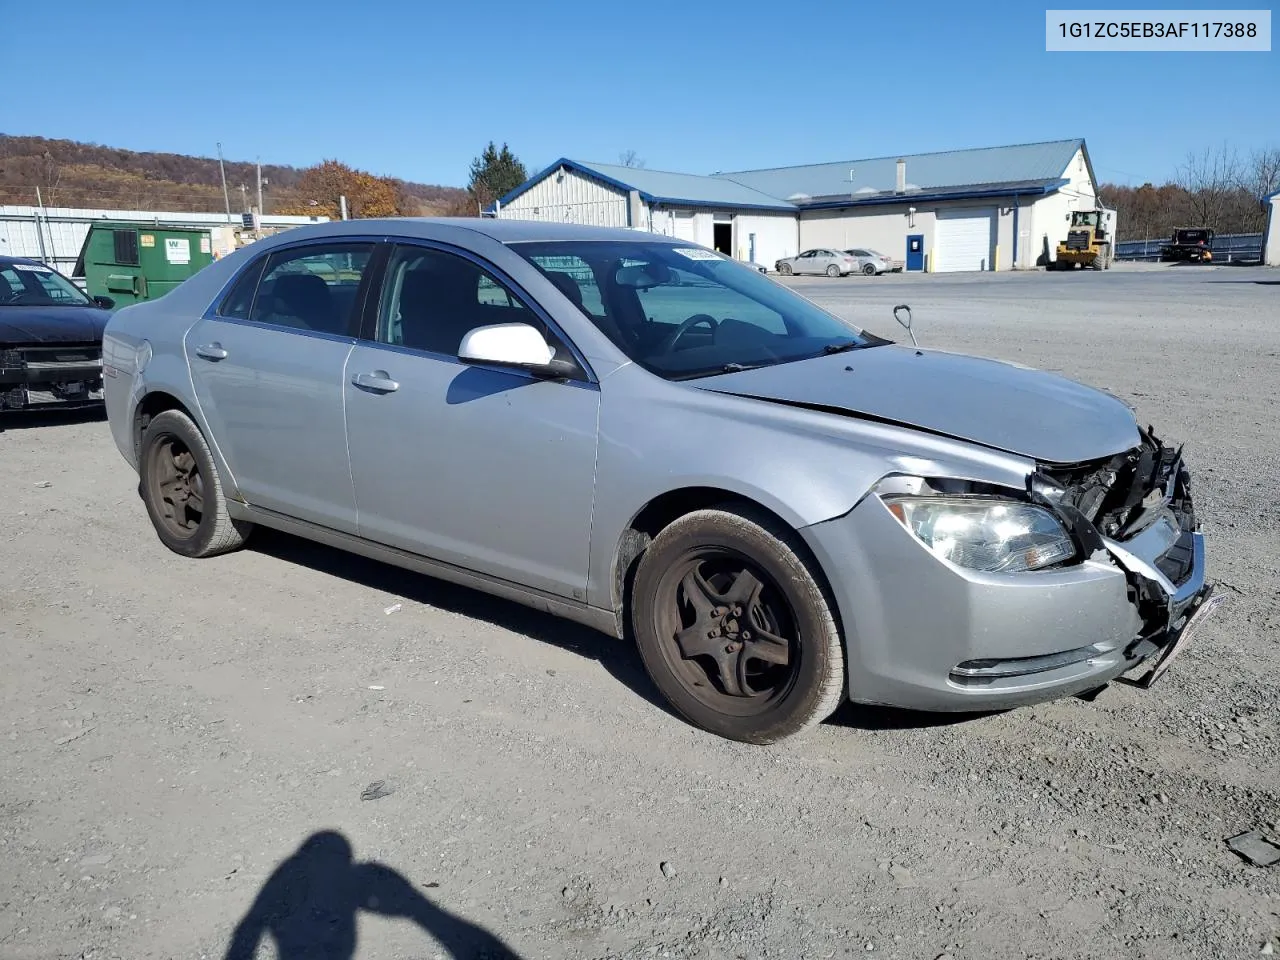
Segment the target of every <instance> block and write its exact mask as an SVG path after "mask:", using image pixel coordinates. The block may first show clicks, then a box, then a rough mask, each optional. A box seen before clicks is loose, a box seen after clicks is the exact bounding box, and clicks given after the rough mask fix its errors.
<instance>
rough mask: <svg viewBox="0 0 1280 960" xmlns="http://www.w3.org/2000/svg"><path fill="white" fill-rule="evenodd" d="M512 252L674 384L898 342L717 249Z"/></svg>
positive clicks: (517, 246)
mask: <svg viewBox="0 0 1280 960" xmlns="http://www.w3.org/2000/svg"><path fill="white" fill-rule="evenodd" d="M510 246H511V249H512V250H514V251H516V252H517V253H519V254H520V255H521V256H522V257H524V258H525V259H526V260H528V261H529V262H531V263H532V264H533V265H534V266H536V267H537V268H538V269H539V270H541V271H542V272H543V273H544V274H545V275H546V276H547V277H548V278H549V279H550V280H551V282H552V283H554V284H555V285H556V286H557V287H559V288H560V290H561V291H562V292H564V293H565V295H566V296H568V297H569V299H571V300H572V301H573V302H574V303H575V304H577V305H578V307H579V309H581V310H582V312H583V313H585V314H586V315H587V317H588V318H590V320H591V321H592V322H593V323H594V324H595V325H596V326H597V327H599V328H600V330H601V331H603V332H604V334H605V335H606V336H607V337H608V338H609V339H610V340H612V341H613V342H614V344H616V345H617V347H618V348H619V349H620V350H622V352H623V353H625V354H626V355H627V356H628V357H629V358H630V359H632V360H634V361H635V362H636V363H638V364H640V365H641V366H642V367H644V368H645V369H646V370H649V371H651V372H652V373H656V374H657V375H658V376H661V377H665V378H667V379H669V380H683V379H689V378H692V377H703V376H710V375H715V374H719V373H732V372H735V371H737V370H740V369H748V368H751V367H760V366H768V365H771V364H776V363H787V362H790V361H792V360H802V359H805V358H807V357H815V356H820V355H822V354H824V353H830V352H832V351H833V350H846V349H857V348H861V347H870V346H876V345H879V344H882V343H888V342H889V341H887V340H883V339H881V338H879V337H876V336H874V335H873V334H869V333H866V332H864V331H862V330H860V329H859V328H857V327H855V326H853V325H852V324H849V323H847V322H845V321H843V320H840V319H839V318H837V317H834V316H832V315H831V314H829V313H827V312H826V311H825V310H822V309H820V308H818V307H817V306H815V305H814V304H812V303H810V302H809V301H808V300H806V299H804V298H803V297H801V296H799V295H798V294H796V293H793V292H792V291H791V290H789V289H787V288H786V287H784V286H783V285H782V284H780V283H777V282H775V281H773V280H771V279H769V278H768V277H766V276H764V275H763V274H761V273H760V272H759V271H757V270H751V269H749V268H747V267H744V266H743V265H742V264H740V263H737V262H735V261H733V260H731V259H729V258H727V257H724V256H722V255H720V254H717V253H712V252H711V251H709V250H703V249H700V248H697V247H675V246H671V245H670V244H666V243H647V242H644V241H635V242H626V241H623V242H615V241H606V242H601V241H555V242H546V243H512V244H511V245H510Z"/></svg>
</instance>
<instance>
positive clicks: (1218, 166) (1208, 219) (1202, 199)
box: [1178, 143, 1244, 233]
mask: <svg viewBox="0 0 1280 960" xmlns="http://www.w3.org/2000/svg"><path fill="white" fill-rule="evenodd" d="M1243 169H1244V168H1243V165H1242V164H1241V162H1240V154H1239V153H1238V152H1237V151H1236V149H1235V148H1234V147H1231V146H1229V145H1227V144H1225V143H1224V144H1223V145H1222V146H1220V147H1213V148H1210V147H1206V148H1205V149H1204V150H1202V151H1201V152H1200V153H1194V152H1193V153H1189V154H1187V159H1186V162H1185V163H1184V164H1183V165H1182V166H1181V167H1179V168H1178V183H1179V185H1180V186H1181V187H1182V188H1183V189H1184V190H1186V191H1187V194H1188V198H1187V200H1188V208H1189V209H1188V212H1189V213H1190V214H1191V216H1192V217H1193V218H1194V219H1195V224H1194V226H1197V227H1208V228H1209V229H1211V230H1214V231H1216V232H1219V233H1222V232H1225V230H1224V228H1225V227H1227V226H1228V224H1227V220H1228V219H1230V214H1231V212H1232V207H1233V206H1235V204H1236V201H1237V198H1236V196H1234V194H1236V192H1237V191H1238V190H1239V189H1240V181H1241V174H1242V172H1243Z"/></svg>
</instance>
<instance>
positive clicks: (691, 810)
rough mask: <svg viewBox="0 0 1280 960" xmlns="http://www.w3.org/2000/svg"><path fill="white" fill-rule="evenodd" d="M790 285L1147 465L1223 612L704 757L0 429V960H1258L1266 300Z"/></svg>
mask: <svg viewBox="0 0 1280 960" xmlns="http://www.w3.org/2000/svg"><path fill="white" fill-rule="evenodd" d="M790 282H791V283H793V284H794V285H795V286H796V287H797V288H799V289H801V290H803V291H804V292H805V293H806V294H807V295H808V296H810V297H812V298H814V299H815V300H817V301H819V302H821V303H823V304H824V305H827V306H829V307H832V308H834V309H835V310H836V311H837V312H839V313H841V314H843V315H846V316H850V317H852V318H854V319H855V320H856V321H858V322H860V323H862V324H864V325H866V326H867V327H869V328H870V329H872V330H874V331H876V332H879V333H883V334H886V335H888V336H891V337H895V338H899V337H900V336H901V334H902V333H903V331H901V330H900V329H899V328H898V327H897V326H896V324H894V323H893V321H892V318H891V316H890V307H891V306H892V305H893V304H895V303H900V302H907V303H910V304H911V306H912V308H913V310H914V315H915V326H916V335H917V337H918V338H919V340H920V342H921V343H922V344H924V345H928V346H936V347H941V348H945V349H954V350H963V351H967V352H977V353H984V354H988V355H993V356H997V357H1001V358H1005V359H1010V360H1014V361H1018V362H1021V363H1025V364H1030V365H1036V366H1041V367H1045V368H1048V369H1050V370H1055V371H1061V372H1063V373H1065V374H1067V375H1069V376H1072V377H1075V378H1077V379H1080V380H1083V381H1085V382H1088V383H1091V384H1095V385H1098V386H1101V387H1105V388H1107V389H1109V390H1112V391H1113V392H1115V393H1117V394H1119V395H1120V396H1122V397H1124V398H1125V399H1127V400H1129V401H1131V402H1132V403H1134V404H1135V405H1136V406H1137V408H1138V411H1139V414H1140V416H1141V417H1142V418H1143V419H1144V420H1148V421H1150V422H1152V423H1154V424H1155V425H1156V426H1157V429H1158V431H1159V432H1161V434H1162V435H1163V436H1166V437H1167V438H1169V439H1175V440H1186V441H1187V455H1188V459H1189V461H1190V464H1191V468H1192V471H1193V477H1194V478H1195V479H1196V480H1197V494H1198V506H1199V509H1200V511H1201V514H1202V517H1203V522H1204V527H1205V530H1206V532H1207V534H1208V536H1209V541H1210V550H1211V555H1210V559H1211V562H1212V570H1211V574H1210V575H1211V576H1212V577H1214V578H1216V579H1218V580H1219V582H1220V584H1221V586H1220V589H1221V590H1223V591H1224V592H1225V593H1226V594H1227V595H1228V597H1229V600H1228V603H1226V604H1224V606H1223V607H1222V608H1221V610H1220V611H1219V613H1218V614H1217V616H1216V617H1215V618H1214V619H1213V620H1212V621H1210V624H1209V626H1208V627H1207V628H1206V630H1205V631H1204V633H1203V634H1201V636H1200V638H1199V639H1198V640H1197V642H1196V643H1195V644H1193V645H1192V646H1191V647H1190V648H1189V649H1188V651H1187V652H1186V653H1185V654H1184V655H1183V656H1182V657H1181V658H1180V659H1179V661H1178V662H1177V664H1176V665H1175V666H1174V667H1173V669H1172V670H1171V671H1170V672H1169V674H1168V675H1167V676H1166V678H1165V679H1164V680H1162V681H1161V683H1159V684H1157V686H1156V687H1155V688H1153V689H1152V690H1150V691H1143V690H1141V689H1139V688H1136V687H1134V686H1129V685H1123V684H1115V685H1112V686H1111V687H1110V688H1108V689H1107V690H1105V691H1104V692H1103V693H1102V694H1101V695H1100V696H1098V697H1097V698H1096V699H1095V700H1093V701H1092V702H1085V701H1083V700H1078V699H1073V700H1068V701H1064V702H1059V703H1054V704H1050V705H1046V706H1042V707H1035V708H1028V709H1022V710H1019V711H1014V712H1010V713H1006V714H999V715H991V716H985V717H978V718H963V719H961V718H954V717H952V718H945V717H944V718H935V717H930V716H917V715H911V714H903V713H899V712H895V711H886V710H871V709H865V708H853V707H848V706H847V707H846V708H844V709H842V710H841V711H840V713H838V714H837V716H836V718H835V719H834V721H833V722H831V723H829V724H826V725H825V726H823V727H821V728H820V729H818V730H817V731H816V732H815V733H814V735H812V736H810V737H808V738H807V739H804V740H802V741H799V742H790V743H785V744H783V745H780V746H778V747H774V748H760V747H747V746H741V745H736V744H731V743H728V742H725V741H721V740H718V739H715V738H712V737H710V736H708V735H704V734H701V733H699V732H697V731H695V730H692V729H690V728H689V727H687V726H686V725H684V724H683V723H682V722H680V721H678V720H677V719H675V718H674V717H672V716H671V715H670V714H668V713H667V712H666V711H665V710H664V709H663V708H662V707H661V706H660V705H659V704H658V702H657V697H656V693H655V691H654V690H653V689H652V687H651V686H650V684H649V683H648V682H647V680H646V679H645V678H644V675H643V673H642V671H641V668H640V664H639V659H638V657H637V655H636V654H635V652H634V651H632V650H629V649H626V648H625V647H624V646H623V645H621V644H617V643H611V642H610V641H609V640H608V639H606V638H604V637H601V636H597V635H595V634H593V633H591V632H589V631H587V630H584V629H580V628H578V627H575V626H572V625H568V624H565V623H563V622H560V621H557V620H554V619H551V618H549V617H546V616H543V615H540V614H537V613H534V612H531V611H528V610H525V609H523V608H521V607H517V606H514V605H511V604H508V603H505V602H502V601H498V600H494V599H489V598H487V597H484V596H482V595H479V594H475V593H470V592H467V591H464V590H461V589H458V588H454V587H451V586H448V585H445V584H441V583H438V582H434V581H431V580H428V579H425V578H420V577H416V576H412V575H409V574H405V573H401V572H399V571H397V570H394V569H391V568H387V567H383V566H380V565H378V564H374V563H369V562H365V561H363V560H359V559H356V558H352V557H348V556H345V555H342V554H339V553H337V552H334V551H331V550H327V549H323V548H319V547H314V546H310V545H308V544H305V543H303V542H300V541H297V540H293V539H291V538H288V537H284V536H279V535H270V534H266V535H263V536H262V537H261V538H260V539H258V540H257V541H256V542H255V544H254V546H253V548H252V549H249V550H246V551H243V552H241V553H239V554H233V555H230V556H226V557H221V558H218V559H216V560H209V561H182V560H179V559H178V558H176V557H175V556H174V555H172V554H170V553H168V552H167V551H166V550H164V548H163V547H162V546H161V545H160V543H159V542H158V540H157V539H156V537H155V536H154V534H153V533H152V530H151V528H150V526H149V524H148V522H147V519H146V515H145V512H144V510H143V508H142V505H141V503H140V501H139V500H138V498H137V496H136V494H135V484H136V479H135V477H134V476H133V475H132V473H131V472H130V471H129V469H128V468H127V466H126V465H125V463H124V462H123V461H122V460H121V459H120V457H119V455H118V454H117V452H116V450H115V448H114V447H113V446H112V444H111V441H110V439H109V437H108V434H107V428H106V425H105V423H104V422H103V421H102V420H100V419H94V418H92V417H89V418H85V417H79V418H54V419H44V420H41V421H38V422H34V423H31V424H29V425H21V424H19V425H14V424H12V423H10V424H9V426H8V429H6V430H5V431H4V432H3V433H0V490H3V491H4V497H3V499H2V500H0V521H2V523H3V526H2V527H0V530H2V531H3V532H2V533H0V538H3V543H4V551H3V557H4V561H5V562H4V563H3V564H2V565H0V637H3V646H2V647H0V650H2V651H3V654H4V659H5V663H4V666H3V668H2V669H0V742H3V744H4V750H3V752H2V753H0V865H2V867H0V956H3V957H5V958H10V960H19V958H41V960H50V958H107V957H120V958H128V960H141V958H152V957H156V958H160V957H183V958H187V957H221V956H223V955H224V953H225V952H226V951H227V948H228V944H229V942H230V941H231V938H232V935H233V931H234V930H235V929H236V927H237V924H238V923H240V922H241V921H242V919H243V920H247V921H248V922H247V923H245V925H244V926H243V927H242V932H244V933H246V934H249V937H250V942H252V937H253V936H256V933H257V932H258V931H259V929H262V930H267V929H270V930H274V931H275V932H276V933H277V934H278V935H279V936H280V937H281V938H282V944H281V947H280V950H279V952H278V954H277V953H275V952H273V951H274V949H275V948H274V946H273V947H271V948H269V949H268V948H264V952H262V953H261V954H260V955H261V956H280V957H282V958H286V960H288V958H300V957H304V956H305V957H325V958H328V957H334V958H345V957H348V956H351V946H350V943H351V938H355V937H357V936H358V943H359V946H358V950H357V953H358V955H359V956H363V957H379V958H382V957H386V958H398V957H403V958H428V957H458V958H463V957H473V956H474V957H481V956H494V957H496V956H502V955H504V954H503V953H502V952H501V951H502V950H503V949H505V950H508V951H510V953H511V954H513V955H515V956H519V957H522V958H526V960H533V958H543V957H547V958H550V957H566V958H606V957H608V958H644V957H651V956H657V957H681V958H683V957H700V958H724V960H729V958H752V960H754V958H763V957H778V958H797V957H804V958H811V957H812V958H825V957H843V956H853V955H859V956H862V955H867V954H870V955H871V956H885V957H894V958H897V957H901V958H926V960H934V958H937V957H939V956H941V955H944V954H946V955H949V956H951V957H953V958H956V960H964V958H984V960H991V958H1005V957H1014V958H1023V957H1037V958H1050V957H1052V958H1066V957H1135V958H1148V957H1150V958H1157V957H1158V958H1165V957H1188V958H1190V957H1196V958H1204V957H1252V956H1256V955H1258V954H1259V953H1260V952H1264V951H1265V950H1266V949H1267V945H1268V944H1270V943H1273V942H1274V946H1273V947H1271V948H1270V949H1274V951H1275V952H1276V953H1277V954H1278V955H1280V866H1276V867H1273V868H1270V869H1263V868H1259V867H1255V866H1251V865H1249V864H1247V863H1245V862H1244V861H1242V860H1241V859H1240V858H1239V857H1237V856H1236V855H1235V854H1233V853H1232V852H1231V851H1230V850H1228V849H1227V847H1226V845H1225V844H1224V842H1223V841H1224V838H1226V837H1228V836H1230V835H1233V834H1235V833H1238V832H1240V831H1243V830H1246V829H1250V828H1254V827H1266V828H1267V829H1268V830H1270V831H1271V833H1272V835H1273V836H1274V835H1275V834H1277V833H1280V709H1278V708H1277V690H1278V688H1280V685H1278V683H1277V671H1278V669H1280V646H1278V645H1277V640H1276V637H1277V628H1280V596H1278V594H1277V584H1278V583H1280V577H1278V574H1280V535H1278V534H1280V506H1278V505H1277V499H1276V495H1275V491H1276V489H1277V488H1278V487H1280V429H1277V413H1278V410H1277V397H1280V272H1277V271H1267V270H1263V269H1251V268H1229V267H1207V268H1174V267H1169V268H1142V267H1125V266H1123V265H1121V266H1119V267H1117V268H1115V269H1113V270H1111V271H1108V272H1105V273H1101V274H1095V273H1087V272H1081V273H1075V274H1071V275H1057V274H1042V273H1037V274H1018V275H1012V274H1002V275H998V276H988V277H982V276H966V277H954V276H952V277H947V276H931V277H930V276H914V277H904V276H886V277H880V278H864V277H851V278H848V279H844V280H839V281H833V280H826V279H823V280H807V279H796V280H793V281H790ZM394 604H402V606H401V607H400V608H399V609H397V610H394V612H391V613H387V612H384V611H385V610H387V609H388V608H391V607H392V605H394ZM375 781H384V786H383V787H382V789H381V790H375V791H374V794H378V793H385V792H386V791H390V792H389V794H387V795H385V796H381V797H379V798H377V799H362V798H361V796H362V791H365V790H366V788H368V787H369V786H370V785H371V784H372V783H373V782H375ZM317 831H336V832H337V833H338V834H340V835H341V837H345V841H346V843H349V844H350V849H351V851H353V856H354V858H355V861H356V862H355V863H353V864H352V863H348V862H347V860H346V857H347V856H348V851H347V849H346V846H345V844H344V842H343V841H342V840H341V839H339V838H338V837H337V836H334V835H325V836H323V837H321V838H320V839H319V840H318V841H317V842H315V843H313V844H312V845H310V846H308V847H307V848H306V849H302V850H300V848H302V846H303V843H304V841H305V840H306V839H307V838H308V837H309V836H311V835H312V834H314V833H316V832H317ZM295 853H296V854H297V856H296V857H293V859H287V858H290V857H292V856H293V855H294V854H295ZM282 863H283V866H282V867H281V872H280V873H279V874H278V875H277V876H276V879H275V880H273V881H272V886H271V887H270V888H269V889H268V890H267V891H266V892H265V893H264V894H263V897H262V898H261V899H260V900H258V901H257V902H256V903H255V898H257V897H258V895H259V893H260V891H262V890H263V887H264V884H265V883H266V882H267V880H268V877H269V876H270V875H271V874H272V872H273V871H274V870H276V868H277V866H278V865H281V864H282ZM360 864H365V866H360ZM663 864H666V867H665V868H664V867H663V866H662V865H663ZM379 865H380V866H379ZM357 913H358V915H357ZM380 914H391V915H392V916H383V915H380ZM395 915H399V916H400V918H399V919H396V918H395ZM269 942H270V938H269V937H268V938H266V940H264V943H269ZM503 945H505V947H504V946H503ZM250 955H251V948H250V951H247V952H245V953H244V954H243V956H246V957H247V956H250Z"/></svg>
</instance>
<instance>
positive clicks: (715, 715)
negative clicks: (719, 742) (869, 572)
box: [631, 508, 844, 744]
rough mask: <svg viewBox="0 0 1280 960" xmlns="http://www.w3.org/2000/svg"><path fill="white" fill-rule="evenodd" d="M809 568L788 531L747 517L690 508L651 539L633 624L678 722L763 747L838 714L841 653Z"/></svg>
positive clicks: (763, 518)
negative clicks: (680, 720)
mask: <svg viewBox="0 0 1280 960" xmlns="http://www.w3.org/2000/svg"><path fill="white" fill-rule="evenodd" d="M810 563H811V561H809V560H808V559H807V551H806V550H805V549H804V547H803V545H802V544H801V542H800V541H799V539H798V538H797V537H796V536H795V534H794V533H792V532H791V531H790V530H788V529H786V528H785V527H784V526H783V525H781V524H780V523H778V522H777V521H776V520H773V519H772V518H771V517H768V516H767V515H764V514H759V513H756V512H753V511H739V510H737V509H732V508H725V509H707V510H698V511H695V512H693V513H690V514H687V515H686V516H684V517H681V518H680V519H678V520H676V521H675V522H674V523H672V524H671V525H669V526H668V527H666V528H665V529H664V530H663V531H662V532H661V533H659V534H658V536H657V537H656V538H655V539H654V541H653V543H652V544H651V545H650V546H649V548H648V549H647V550H646V551H645V553H644V555H643V556H642V557H641V560H640V564H639V566H638V567H637V570H636V579H635V588H634V590H633V591H632V607H631V620H632V626H633V627H634V630H635V635H636V642H637V644H638V646H639V648H640V655H641V657H642V659H643V660H644V663H645V667H646V669H647V670H648V672H649V675H650V676H651V677H652V678H653V681H654V683H655V684H656V685H657V686H658V689H659V690H661V691H662V693H663V695H664V696H665V697H666V698H667V700H668V702H670V703H671V705H672V706H673V707H674V708H675V710H676V711H677V712H678V713H679V714H680V715H681V716H683V717H684V718H685V719H687V720H688V721H689V722H691V723H693V724H694V725H696V726H698V727H701V728H702V729H704V730H707V731H709V732H711V733H715V734H717V735H719V736H722V737H726V738H728V739H731V740H739V741H743V742H746V743H760V744H763V743H774V742H777V741H779V740H782V739H784V738H786V737H790V736H794V735H796V734H798V733H800V732H802V731H804V730H806V729H808V728H810V727H812V726H814V725H816V724H818V723H820V722H822V721H823V720H824V719H826V718H827V717H828V716H829V715H830V714H831V713H832V711H833V710H835V708H836V707H837V706H838V705H839V703H840V701H841V699H842V697H843V695H844V655H843V651H842V648H841V641H840V632H839V628H838V627H837V625H836V622H835V614H834V610H835V604H834V602H833V601H832V600H831V599H830V598H829V596H828V594H827V592H826V590H825V588H824V587H823V586H822V584H821V583H820V582H819V579H818V575H816V574H815V573H814V572H813V570H811V567H810Z"/></svg>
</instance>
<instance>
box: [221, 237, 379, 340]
mask: <svg viewBox="0 0 1280 960" xmlns="http://www.w3.org/2000/svg"><path fill="white" fill-rule="evenodd" d="M354 244H368V245H369V246H370V247H371V248H372V249H371V250H370V252H369V262H368V263H367V264H366V265H365V268H364V272H363V273H361V275H360V285H359V287H358V288H357V289H356V296H355V300H354V302H353V303H352V307H351V315H350V316H349V317H348V318H347V330H346V333H327V332H325V331H323V330H304V329H302V328H301V327H290V326H286V325H284V324H279V323H268V322H266V321H264V320H251V319H249V318H248V317H228V316H226V315H224V314H223V313H222V309H223V307H225V306H226V305H227V303H228V301H229V300H230V299H231V294H232V293H234V292H235V289H236V287H237V286H238V285H239V283H240V281H241V279H243V278H244V277H245V275H246V274H247V273H248V272H249V271H250V270H257V272H258V279H257V281H256V282H255V283H254V289H253V297H252V299H251V300H250V301H249V316H250V317H252V316H253V308H254V307H255V306H256V305H257V302H258V293H259V291H260V289H261V287H262V278H263V277H265V276H266V274H267V266H268V265H269V264H270V262H271V259H272V257H275V256H277V255H284V254H288V253H291V252H294V251H299V250H305V249H306V248H308V247H327V246H334V245H340V246H350V245H354ZM388 246H389V244H388V243H387V238H386V237H384V236H378V235H368V234H353V235H350V236H347V235H336V236H329V237H311V238H308V239H306V240H297V241H294V242H291V243H281V244H278V245H276V246H273V247H271V248H270V249H268V250H264V251H262V253H260V254H259V255H258V256H256V257H253V258H252V259H251V260H249V262H248V263H246V264H245V265H244V266H243V267H241V268H240V269H239V270H237V271H236V272H235V273H234V274H233V275H232V276H231V278H230V279H229V280H228V281H227V282H226V283H225V284H223V285H222V288H221V289H220V290H219V291H218V295H217V296H216V297H214V298H213V300H212V302H211V303H210V304H209V307H208V309H206V310H205V312H204V315H203V316H202V317H201V319H203V320H216V321H218V322H219V323H238V324H242V325H243V326H246V327H257V328H259V329H262V330H283V331H286V332H289V333H294V334H297V335H298V336H303V337H315V338H317V339H320V340H334V341H337V342H341V343H355V342H356V341H357V340H358V339H360V333H361V331H362V330H363V329H364V324H365V317H366V314H367V312H368V301H369V291H370V289H371V288H372V287H373V285H374V284H375V283H376V284H378V289H381V285H382V271H383V269H384V268H385V266H386V261H387V248H388Z"/></svg>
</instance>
